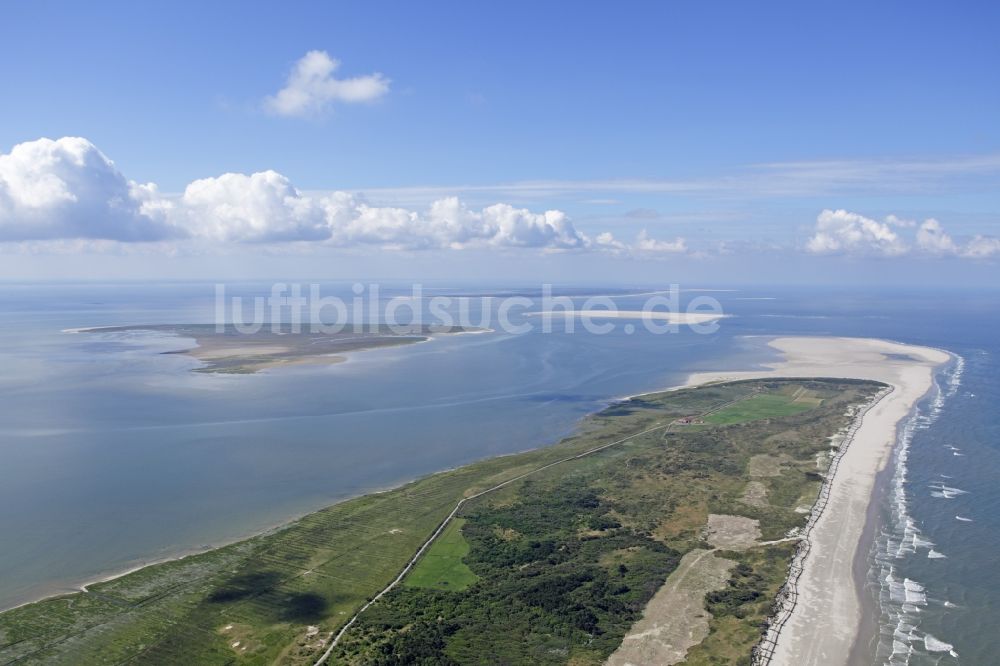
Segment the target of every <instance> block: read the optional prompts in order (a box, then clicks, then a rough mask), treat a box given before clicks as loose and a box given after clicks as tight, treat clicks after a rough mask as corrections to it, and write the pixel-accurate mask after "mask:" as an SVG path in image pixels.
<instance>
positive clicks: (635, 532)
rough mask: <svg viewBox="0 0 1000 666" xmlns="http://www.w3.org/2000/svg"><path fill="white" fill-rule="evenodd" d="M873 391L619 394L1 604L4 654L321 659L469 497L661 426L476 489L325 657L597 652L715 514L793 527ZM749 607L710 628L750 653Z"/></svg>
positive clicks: (760, 385)
mask: <svg viewBox="0 0 1000 666" xmlns="http://www.w3.org/2000/svg"><path fill="white" fill-rule="evenodd" d="M800 389H801V390H804V391H808V392H809V395H810V396H811V398H810V401H811V407H810V408H809V409H808V410H806V411H799V410H798V409H796V411H799V413H791V414H788V415H784V416H782V415H778V414H774V413H773V412H770V413H768V414H767V415H766V416H759V415H760V414H761V413H762V411H761V408H759V407H756V406H753V408H752V409H751V410H750V411H749V412H747V414H748V416H747V417H746V418H747V419H748V420H745V421H741V422H733V423H729V424H714V425H710V426H705V427H701V426H700V427H698V428H697V429H688V430H684V429H678V428H674V427H670V426H669V424H670V423H672V422H673V421H675V420H676V419H678V418H679V417H682V416H690V415H692V414H708V413H710V412H712V410H717V409H718V410H720V412H719V413H725V412H724V411H723V410H722V409H721V408H724V406H726V405H729V407H725V409H731V408H733V407H736V406H738V405H740V404H741V403H742V402H753V401H757V400H758V399H759V398H761V397H763V396H764V395H772V394H780V395H782V396H785V395H787V396H789V398H787V399H786V398H782V400H784V401H785V402H786V403H787V402H788V401H789V399H791V402H792V403H793V404H795V399H792V398H790V396H792V395H794V394H795V392H796V391H799V390H800ZM875 390H876V387H875V385H873V384H870V383H860V382H829V381H797V382H781V381H770V382H736V383H730V384H723V385H714V386H709V387H703V388H698V389H689V390H684V391H675V392H668V393H663V394H657V395H649V396H644V397H642V398H637V399H633V400H630V401H628V402H625V403H619V404H616V405H614V406H612V407H610V408H608V409H606V410H604V411H602V412H601V413H599V414H596V415H594V416H593V417H590V418H588V419H586V420H585V421H584V422H583V423H582V424H581V427H580V428H579V430H578V433H577V434H576V435H574V436H572V437H569V438H567V439H565V440H563V441H562V442H560V443H559V444H557V445H554V446H551V447H548V448H545V449H540V450H537V451H532V452H528V453H524V454H519V455H514V456H506V457H502V458H495V459H491V460H485V461H482V462H479V463H475V464H472V465H469V466H466V467H463V468H460V469H457V470H453V471H448V472H443V473H440V474H436V475H433V476H430V477H427V478H424V479H421V480H418V481H415V482H412V483H409V484H407V485H405V486H402V487H400V488H397V489H395V490H392V491H389V492H384V493H377V494H372V495H368V496H364V497H360V498H357V499H354V500H350V501H347V502H343V503H340V504H337V505H335V506H332V507H329V508H327V509H324V510H321V511H318V512H316V513H313V514H310V515H309V516H306V517H304V518H302V519H301V520H298V521H295V522H293V523H291V524H290V525H288V526H287V527H285V528H283V529H281V530H278V531H275V532H272V533H269V534H265V535H261V536H258V537H254V538H252V539H248V540H245V541H241V542H239V543H235V544H232V545H230V546H227V547H224V548H220V549H217V550H213V551H210V552H206V553H203V554H198V555H194V556H190V557H186V558H184V559H181V560H177V561H174V562H169V563H165V564H161V565H156V566H151V567H147V568H145V569H142V570H140V571H138V572H135V573H132V574H129V575H127V576H123V577H121V578H118V579H115V580H112V581H108V582H105V583H101V584H96V585H93V586H91V587H89V588H88V590H87V591H86V592H81V593H75V594H69V595H65V596H62V597H58V598H53V599H48V600H45V601H42V602H38V603H35V604H30V605H27V606H23V607H21V608H18V609H15V610H12V611H8V612H6V613H3V614H0V664H8V663H18V664H74V665H75V664H143V665H146V664H232V663H235V664H273V663H282V664H311V663H312V662H313V660H315V658H316V657H317V656H318V655H319V654H321V653H322V652H323V650H324V649H325V648H326V645H327V641H328V640H329V638H330V636H331V634H332V633H333V632H335V631H337V629H338V628H339V627H341V626H342V625H343V623H345V622H346V621H347V620H348V619H350V617H351V616H352V615H353V613H354V612H356V610H357V609H358V608H359V607H360V606H361V605H362V604H364V603H365V601H366V600H368V599H370V598H371V597H372V596H374V595H375V594H376V593H377V592H378V591H380V590H381V589H382V588H383V587H384V586H385V585H386V584H388V583H389V581H391V580H392V579H393V578H395V577H396V575H398V573H399V571H400V570H401V569H402V568H403V566H404V565H405V564H406V562H407V561H408V560H409V559H410V558H411V557H412V555H413V553H415V552H416V550H417V549H418V548H419V547H420V545H421V544H422V543H423V542H424V541H425V540H426V539H427V538H428V537H429V535H430V534H431V533H433V531H434V530H435V529H436V528H437V526H438V525H440V524H441V521H442V520H443V519H444V518H445V516H447V515H448V514H449V513H450V511H451V510H452V509H453V508H454V506H455V504H456V502H457V501H458V500H459V499H461V498H463V497H468V496H470V495H472V494H475V493H476V492H478V491H481V490H483V489H486V488H489V487H492V486H494V485H496V484H497V483H500V482H501V481H504V480H507V479H512V478H515V477H517V476H519V475H521V474H524V473H526V472H529V471H532V470H535V469H537V468H538V467H541V466H543V465H546V464H548V463H551V462H554V461H557V460H560V459H562V458H565V457H566V456H569V455H574V454H577V453H580V452H584V451H588V450H590V449H592V448H594V447H596V446H600V445H603V444H607V443H611V442H615V441H617V440H619V439H621V438H623V437H626V436H629V435H632V434H634V433H637V432H641V431H644V430H646V429H649V428H654V427H659V428H660V429H659V430H656V431H654V432H651V433H649V434H648V435H644V436H642V437H637V438H635V439H632V440H629V441H628V442H627V443H625V444H623V445H620V446H614V447H611V448H608V449H605V450H604V451H602V452H601V453H599V454H595V455H592V456H588V457H585V458H579V459H577V460H573V461H571V462H566V463H563V464H559V465H556V466H554V467H552V468H549V469H548V470H546V471H545V472H543V473H539V474H535V475H532V476H529V477H528V478H526V479H525V480H523V481H519V482H517V483H512V484H510V485H509V486H507V487H505V488H504V489H503V490H501V491H498V492H496V493H491V494H488V495H485V496H483V497H482V498H480V499H479V500H476V501H475V502H471V503H469V504H468V505H467V506H466V508H465V510H464V511H463V514H462V516H461V518H462V519H464V521H465V522H464V523H462V522H458V521H456V522H455V523H453V524H452V525H451V526H449V528H448V529H446V530H445V533H444V534H443V539H442V541H441V542H440V543H435V544H434V545H433V546H432V547H431V548H430V549H429V552H428V554H427V557H425V558H424V559H423V560H422V561H421V562H419V563H418V565H417V567H416V568H415V570H414V571H413V572H412V573H411V575H410V576H408V578H407V580H406V581H405V584H404V585H402V586H400V587H398V588H397V589H396V590H394V591H393V592H392V593H391V594H390V595H387V597H386V598H384V599H383V600H382V601H380V602H379V603H377V604H375V605H374V606H372V608H371V609H370V611H369V612H366V613H365V614H364V615H362V616H361V619H360V621H359V622H358V623H357V624H356V625H355V626H353V627H352V628H351V630H350V631H349V632H348V633H347V634H346V640H345V642H344V645H343V649H340V650H339V651H338V652H336V653H335V662H334V663H364V664H368V663H387V664H388V663H400V664H401V663H419V661H414V660H413V659H411V657H413V656H414V655H417V654H424V653H427V655H429V656H426V655H425V658H426V660H427V661H426V662H425V663H435V664H438V663H442V664H443V663H481V662H482V661H483V660H485V661H494V662H497V663H499V662H500V661H504V660H505V655H510V657H509V658H506V661H507V663H540V662H548V663H568V662H570V661H572V662H574V663H579V664H583V663H599V662H600V661H601V660H602V659H603V658H604V657H605V656H606V655H607V654H608V653H609V652H610V651H611V650H613V649H614V647H615V646H616V645H617V642H618V641H620V640H621V636H623V635H624V632H626V631H627V630H628V628H629V626H630V625H631V623H632V622H633V621H634V619H635V618H636V617H638V615H639V614H641V611H642V608H643V605H644V604H645V602H646V601H647V600H648V599H649V597H650V596H651V595H652V594H653V593H654V592H655V590H656V589H657V587H658V586H659V585H660V584H661V583H662V582H663V580H664V578H665V577H666V576H667V575H668V574H669V572H670V571H671V570H672V569H673V567H675V566H676V563H677V561H678V559H679V557H680V556H681V555H682V554H683V553H684V552H687V550H689V549H691V548H693V547H697V546H700V545H703V540H702V537H701V534H700V530H701V528H702V527H703V526H704V524H705V520H706V517H707V515H708V513H710V512H711V513H729V514H736V515H743V516H748V517H751V518H756V519H758V520H760V522H761V531H762V533H763V538H765V539H773V538H778V537H780V536H783V535H784V534H785V533H786V532H787V530H788V529H790V528H791V527H795V526H797V525H799V524H801V522H802V521H803V516H802V514H800V513H797V512H795V510H794V508H795V503H796V502H799V501H801V498H802V497H809V496H810V493H812V494H813V495H814V494H815V491H816V489H817V488H818V475H817V474H816V471H815V470H816V468H815V459H816V458H815V456H816V453H817V452H818V451H821V450H825V448H826V446H827V445H826V442H827V437H828V436H829V435H830V434H831V433H832V432H833V431H835V430H836V429H837V428H839V427H841V426H842V425H844V420H845V419H844V416H843V414H844V410H845V409H846V407H847V406H848V405H850V404H853V403H856V402H857V401H859V400H861V399H863V398H864V397H866V396H868V395H870V394H871V393H873V392H874V391H875ZM800 395H801V393H800ZM734 401H736V402H734ZM798 404H806V403H798ZM765 453H766V454H773V455H780V456H781V457H782V458H781V459H782V460H783V461H784V462H783V464H782V466H781V473H780V475H779V476H774V477H766V478H762V479H760V480H759V483H761V484H762V487H764V488H765V490H766V492H767V494H768V495H767V497H768V501H767V502H765V503H763V504H761V503H758V504H755V505H749V504H746V503H745V502H743V501H742V499H741V498H742V497H743V492H744V488H745V487H746V485H747V483H748V480H749V478H750V477H749V476H748V472H747V470H748V466H749V462H750V460H751V459H752V458H753V457H754V456H755V455H756V456H759V455H761V454H765ZM463 542H464V543H463ZM465 549H468V550H465ZM785 550H787V549H785ZM776 552H778V554H777V555H768V557H769V558H771V560H767V562H770V564H767V566H766V567H765V568H764V569H762V571H764V572H765V573H767V572H770V573H767V575H764V574H761V575H760V576H758V577H757V578H752V580H753V581H755V584H757V585H758V586H759V587H760V588H761V589H762V590H763V592H762V594H771V591H772V588H774V589H776V587H775V586H776V585H778V584H780V575H779V574H776V573H774V572H775V571H780V570H781V565H782V564H783V563H785V562H786V561H787V557H786V556H787V553H785V552H784V551H780V552H779V551H776ZM746 557H749V555H747V556H746ZM774 558H777V559H774ZM749 566H751V567H752V568H753V569H754V570H755V571H756V568H757V567H758V563H756V562H750V563H749ZM759 566H762V567H763V566H764V564H760V565H759ZM470 574H471V575H470ZM782 575H783V574H782ZM765 579H766V580H765ZM445 582H447V583H448V584H447V585H444V583H445ZM737 583H739V581H738V582H737ZM734 584H735V583H734ZM744 584H745V581H744ZM768 586H769V587H768ZM430 613H434V615H430ZM739 614H740V615H742V616H743V617H742V618H740V617H737V615H733V616H726V617H725V618H722V619H720V620H719V621H718V622H722V621H723V620H724V621H725V622H727V623H729V624H727V625H721V624H718V622H716V619H713V622H715V623H716V624H717V625H718V627H715V625H713V631H724V632H727V635H730V634H731V635H733V636H737V635H738V636H740V637H741V638H740V642H739V643H738V644H733V646H731V647H729V648H727V649H728V650H730V651H731V652H732V651H742V652H745V651H747V650H749V646H750V645H752V641H753V640H754V637H755V636H756V635H758V634H759V626H756V625H755V624H754V623H755V622H756V623H758V624H759V617H760V613H759V612H757V611H756V610H752V609H751V608H750V607H747V608H743V609H741V610H739ZM733 617H737V619H738V620H739V622H736V621H735V620H733V619H732V618H733ZM438 618H441V619H440V621H439V620H438ZM747 618H749V619H747ZM432 620H433V621H432ZM734 622H736V624H738V625H739V627H736V626H735V625H734V624H733V623H734ZM422 623H423V624H422ZM748 623H749V624H748ZM748 626H749V627H750V628H749V629H748V628H747V627H748ZM737 629H738V631H737ZM741 632H742V633H741ZM400 637H403V638H402V639H401V638H400ZM407 639H412V640H409V644H407ZM706 643H708V641H706ZM703 647H704V646H703ZM710 648H711V646H709V647H708V648H705V649H706V650H709V649H710ZM394 650H395V652H394ZM407 650H410V652H407ZM721 650H722V647H721V646H717V647H715V648H711V650H710V653H709V654H708V657H706V658H713V659H714V658H716V657H717V656H720V655H722V654H723V652H722V651H721ZM742 652H741V653H742ZM705 663H715V662H705ZM718 663H728V662H718Z"/></svg>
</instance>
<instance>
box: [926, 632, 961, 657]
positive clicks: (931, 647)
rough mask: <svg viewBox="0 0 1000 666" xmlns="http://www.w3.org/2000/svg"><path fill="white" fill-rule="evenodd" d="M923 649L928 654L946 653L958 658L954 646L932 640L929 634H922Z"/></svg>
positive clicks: (935, 639)
mask: <svg viewBox="0 0 1000 666" xmlns="http://www.w3.org/2000/svg"><path fill="white" fill-rule="evenodd" d="M924 648H925V649H926V650H927V651H928V652H947V653H948V654H950V655H951V656H953V657H958V654H957V653H956V652H955V646H954V645H952V644H951V643H945V642H944V641H942V640H939V639H937V638H934V637H933V636H931V635H930V634H924Z"/></svg>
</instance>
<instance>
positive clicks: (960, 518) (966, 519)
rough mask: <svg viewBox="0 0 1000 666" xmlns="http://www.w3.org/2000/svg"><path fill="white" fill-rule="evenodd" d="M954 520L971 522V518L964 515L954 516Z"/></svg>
mask: <svg viewBox="0 0 1000 666" xmlns="http://www.w3.org/2000/svg"><path fill="white" fill-rule="evenodd" d="M955 520H960V521H961V522H963V523H971V522H972V518H966V517H965V516H955Z"/></svg>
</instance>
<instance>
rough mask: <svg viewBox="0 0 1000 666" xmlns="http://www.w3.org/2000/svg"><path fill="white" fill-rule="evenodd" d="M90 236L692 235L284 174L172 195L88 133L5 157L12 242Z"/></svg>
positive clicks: (479, 244) (478, 238)
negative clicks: (304, 185) (623, 230)
mask: <svg viewBox="0 0 1000 666" xmlns="http://www.w3.org/2000/svg"><path fill="white" fill-rule="evenodd" d="M76 239H88V240H94V241H114V242H118V243H137V242H144V243H156V242H164V241H178V242H204V243H290V242H299V243H315V244H322V245H326V246H331V247H359V246H369V247H377V248H381V249H387V250H426V249H453V250H460V249H464V248H497V249H508V248H511V249H513V248H525V249H536V250H542V251H550V252H551V251H573V250H589V251H602V252H609V253H613V254H623V253H630V254H638V255H655V254H674V253H683V252H685V251H686V250H687V246H686V243H685V241H684V239H682V238H677V239H674V240H672V241H666V240H658V239H653V238H650V237H649V236H648V234H646V233H645V232H642V233H640V235H639V237H638V238H637V239H636V241H635V243H626V242H623V241H619V240H617V239H615V238H614V236H613V235H612V234H610V233H608V232H605V233H601V234H599V235H598V236H596V237H594V238H591V237H589V236H588V235H586V234H584V233H582V232H580V231H578V230H577V229H576V228H575V227H574V225H573V223H572V221H571V220H570V219H569V216H567V215H566V213H564V212H562V211H560V210H546V211H543V212H533V211H531V210H528V209H526V208H517V207H515V206H511V205H509V204H506V203H496V204H493V205H491V206H487V207H485V208H482V209H480V210H473V209H470V208H469V207H467V206H466V205H465V204H464V203H462V202H461V201H460V200H459V199H458V198H457V197H453V196H452V197H443V198H440V199H438V200H437V201H435V202H433V203H432V204H431V206H430V208H429V210H427V211H425V212H422V213H421V212H417V211H413V210H409V209H407V208H399V207H388V206H374V205H371V204H370V203H368V202H367V201H365V200H364V199H363V198H361V197H359V196H357V195H354V194H351V193H348V192H342V191H333V192H330V193H327V194H323V195H319V196H311V195H307V194H304V193H302V192H301V191H299V190H298V189H296V188H295V187H294V186H293V185H292V183H291V181H289V179H288V178H286V177H285V176H283V175H281V174H280V173H278V172H276V171H263V172H259V173H253V174H249V175H247V174H242V173H226V174H222V175H220V176H217V177H212V178H202V179H199V180H195V181H193V182H191V183H189V184H188V185H187V186H186V187H185V189H184V191H183V193H182V194H181V195H180V196H166V195H163V194H161V193H160V191H159V189H158V188H157V186H156V185H155V184H153V183H138V182H136V181H133V180H130V179H128V178H126V177H125V176H124V175H123V174H122V173H121V172H120V171H118V169H117V168H116V167H115V165H114V163H113V162H112V161H111V160H110V159H108V158H107V157H106V156H105V155H104V154H103V153H102V152H101V151H100V150H98V148H97V147H96V146H94V144H92V143H91V142H90V141H88V140H86V139H83V138H79V137H63V138H61V139H58V140H52V139H38V140H37V141H28V142H24V143H21V144H18V145H16V146H14V148H13V149H12V150H11V152H10V153H7V154H0V243H10V242H20V241H65V240H76Z"/></svg>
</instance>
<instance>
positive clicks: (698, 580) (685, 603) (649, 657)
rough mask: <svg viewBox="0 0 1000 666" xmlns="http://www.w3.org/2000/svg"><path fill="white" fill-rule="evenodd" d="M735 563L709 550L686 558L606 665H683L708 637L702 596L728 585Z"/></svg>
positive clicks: (694, 553) (669, 577)
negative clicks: (681, 663)
mask: <svg viewBox="0 0 1000 666" xmlns="http://www.w3.org/2000/svg"><path fill="white" fill-rule="evenodd" d="M735 564H736V563H735V562H733V561H732V560H727V559H725V558H722V557H719V556H718V555H716V554H715V552H714V551H711V550H703V549H695V550H692V551H690V552H688V553H687V554H685V555H684V557H683V558H681V561H680V564H679V565H678V566H677V568H676V569H675V570H674V571H673V573H671V574H670V576H668V577H667V581H666V582H665V583H664V584H663V587H661V588H660V589H659V590H657V592H656V594H655V595H653V598H652V599H650V600H649V603H648V604H646V609H645V610H644V611H643V614H642V619H641V620H639V621H638V622H636V623H635V625H633V626H632V629H631V630H630V631H629V633H628V635H627V636H625V639H624V640H623V641H622V644H621V645H620V646H618V649H617V650H615V652H614V654H612V655H611V657H609V658H608V661H607V662H606V663H607V664H608V666H647V665H649V664H662V665H663V666H669V665H670V664H676V663H679V662H681V661H683V660H684V657H685V656H686V655H687V651H688V650H689V649H691V648H692V647H694V646H695V645H697V644H698V643H700V642H702V641H703V640H705V637H706V636H708V621H709V619H711V614H710V613H709V612H708V611H707V610H705V595H706V594H707V593H709V592H711V591H712V590H718V589H721V588H722V587H723V586H724V585H725V584H726V583H727V581H728V580H729V574H730V572H731V571H732V568H733V567H734V566H735Z"/></svg>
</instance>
